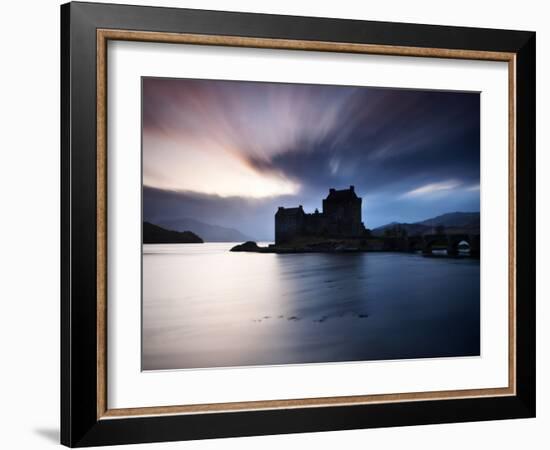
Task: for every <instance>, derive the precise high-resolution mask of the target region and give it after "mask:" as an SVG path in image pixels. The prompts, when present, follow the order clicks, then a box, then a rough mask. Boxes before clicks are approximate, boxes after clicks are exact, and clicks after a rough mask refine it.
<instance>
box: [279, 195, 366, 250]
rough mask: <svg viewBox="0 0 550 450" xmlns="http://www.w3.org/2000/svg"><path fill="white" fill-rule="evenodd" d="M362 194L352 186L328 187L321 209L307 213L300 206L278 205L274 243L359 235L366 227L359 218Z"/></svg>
mask: <svg viewBox="0 0 550 450" xmlns="http://www.w3.org/2000/svg"><path fill="white" fill-rule="evenodd" d="M361 203H362V200H361V197H358V196H357V194H356V193H355V188H354V187H353V186H350V187H349V189H343V190H338V191H337V190H336V189H330V190H329V194H328V196H327V198H325V199H324V200H323V212H322V213H320V212H319V211H318V210H317V209H316V210H315V212H314V213H312V214H306V213H305V212H304V209H303V207H302V205H300V206H298V207H297V208H283V207H282V206H281V207H279V209H278V210H277V213H276V214H275V245H279V244H284V243H287V242H291V241H292V240H293V239H295V238H297V237H301V236H321V237H327V238H355V237H361V236H362V235H363V234H364V232H365V227H364V225H363V222H362V221H361Z"/></svg>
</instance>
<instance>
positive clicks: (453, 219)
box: [372, 212, 479, 236]
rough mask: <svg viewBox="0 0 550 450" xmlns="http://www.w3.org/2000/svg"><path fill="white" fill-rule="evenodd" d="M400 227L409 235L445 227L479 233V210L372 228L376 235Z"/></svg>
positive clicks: (449, 230)
mask: <svg viewBox="0 0 550 450" xmlns="http://www.w3.org/2000/svg"><path fill="white" fill-rule="evenodd" d="M396 227H398V228H399V229H401V230H405V231H406V232H407V235H409V236H415V235H422V234H430V233H434V232H435V228H438V227H443V228H444V230H445V231H446V232H448V233H479V212H452V213H447V214H442V215H440V216H437V217H432V218H430V219H426V220H422V221H420V222H414V223H399V222H392V223H388V224H386V225H382V226H381V227H378V228H375V229H374V230H372V234H373V235H375V236H383V235H384V234H385V232H386V230H389V229H390V230H391V229H394V228H396Z"/></svg>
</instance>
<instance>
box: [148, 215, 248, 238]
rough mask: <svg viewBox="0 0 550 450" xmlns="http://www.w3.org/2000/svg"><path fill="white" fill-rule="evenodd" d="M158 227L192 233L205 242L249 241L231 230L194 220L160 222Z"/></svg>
mask: <svg viewBox="0 0 550 450" xmlns="http://www.w3.org/2000/svg"><path fill="white" fill-rule="evenodd" d="M159 225H161V226H163V227H166V228H169V229H171V230H177V231H192V232H193V233H196V234H198V235H199V236H201V237H202V238H203V239H204V240H205V242H245V241H250V240H251V239H250V238H249V237H248V236H245V235H244V234H242V233H241V232H240V231H238V230H235V229H233V228H225V227H221V226H219V225H210V224H208V223H204V222H200V221H198V220H195V219H190V218H183V219H175V220H161V221H159Z"/></svg>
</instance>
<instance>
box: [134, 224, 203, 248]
mask: <svg viewBox="0 0 550 450" xmlns="http://www.w3.org/2000/svg"><path fill="white" fill-rule="evenodd" d="M203 242H204V241H203V240H202V239H201V238H200V237H199V236H197V235H196V234H195V233H193V232H191V231H173V230H166V229H165V228H162V227H159V226H158V225H155V224H152V223H149V222H143V243H144V244H202V243H203Z"/></svg>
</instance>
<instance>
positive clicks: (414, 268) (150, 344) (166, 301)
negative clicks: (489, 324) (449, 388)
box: [142, 243, 480, 370]
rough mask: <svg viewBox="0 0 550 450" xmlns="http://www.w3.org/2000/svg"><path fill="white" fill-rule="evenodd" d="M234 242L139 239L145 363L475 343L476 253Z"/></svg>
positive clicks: (348, 355) (436, 352)
mask: <svg viewBox="0 0 550 450" xmlns="http://www.w3.org/2000/svg"><path fill="white" fill-rule="evenodd" d="M233 245H235V243H205V244H167V245H164V244H162V245H158V244H157V245H144V246H143V298H142V314H143V315H142V320H143V330H142V332H143V335H142V368H143V370H159V369H189V368H211V367H231V366H252V365H258V366H265V365H280V364H307V363H330V362H342V361H367V360H389V359H408V358H437V357H464V356H476V355H479V354H480V264H479V260H476V259H473V258H445V257H424V256H422V255H419V254H407V253H342V254H335V253H304V254H259V253H233V252H230V251H229V249H230V248H231V247H232V246H233Z"/></svg>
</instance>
